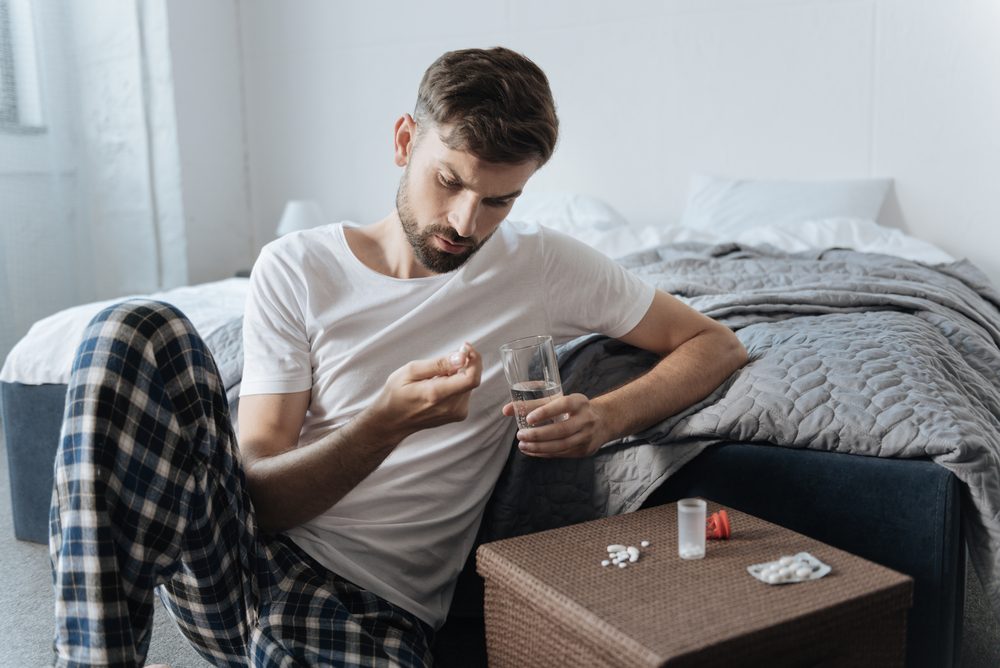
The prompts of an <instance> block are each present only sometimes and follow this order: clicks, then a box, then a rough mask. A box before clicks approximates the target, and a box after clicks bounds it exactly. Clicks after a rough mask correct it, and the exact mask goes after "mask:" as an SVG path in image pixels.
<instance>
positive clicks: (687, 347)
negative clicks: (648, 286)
mask: <svg viewBox="0 0 1000 668" xmlns="http://www.w3.org/2000/svg"><path fill="white" fill-rule="evenodd" d="M746 359H747V357H746V350H745V349H744V348H743V345H742V344H741V343H740V342H739V339H737V338H736V336H735V335H734V334H733V333H732V332H730V331H729V330H725V329H722V328H718V329H712V330H708V331H706V332H704V333H702V334H699V335H698V336H695V337H693V338H692V339H690V340H688V341H686V342H685V343H684V344H682V345H680V346H678V347H677V349H676V350H674V351H673V352H671V353H670V354H669V355H667V356H666V357H664V358H663V359H662V360H660V362H658V363H657V364H656V366H654V367H653V368H652V369H650V370H649V371H648V372H647V373H646V374H644V375H642V376H640V377H638V378H636V379H634V380H632V381H630V382H629V383H627V384H625V385H623V386H621V387H619V388H617V389H615V390H613V391H611V392H608V393H607V394H604V395H601V396H599V397H596V398H594V399H592V400H591V401H592V403H593V404H594V407H595V409H596V410H597V411H598V413H599V414H600V415H601V417H602V420H603V421H604V423H605V429H606V434H605V435H606V437H607V438H606V440H609V441H610V440H614V439H616V438H621V437H622V436H627V435H629V434H633V433H635V432H637V431H641V430H643V429H646V428H647V427H650V426H652V425H654V424H656V423H657V422H660V421H661V420H663V419H665V418H666V417H668V416H670V415H674V414H675V413H678V412H680V411H682V410H684V409H685V408H687V407H689V406H691V405H692V404H694V403H696V402H698V401H700V400H701V399H704V398H705V397H707V396H708V395H709V394H711V393H712V391H713V390H715V388H717V387H718V386H719V385H720V384H721V383H722V382H723V381H724V380H726V378H728V377H729V376H730V375H731V374H732V373H733V372H734V371H736V370H737V369H738V368H740V367H741V366H743V364H744V363H746Z"/></svg>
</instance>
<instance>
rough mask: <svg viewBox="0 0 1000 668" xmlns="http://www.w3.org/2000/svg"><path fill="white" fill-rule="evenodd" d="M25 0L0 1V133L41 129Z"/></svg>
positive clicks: (28, 9) (31, 29)
mask: <svg viewBox="0 0 1000 668" xmlns="http://www.w3.org/2000/svg"><path fill="white" fill-rule="evenodd" d="M44 131H45V127H44V124H43V121H42V105H41V97H40V94H39V86H38V66H37V58H36V54H35V32H34V26H33V24H32V15H31V4H30V2H28V0H0V132H6V133H19V134H32V133H40V132H44Z"/></svg>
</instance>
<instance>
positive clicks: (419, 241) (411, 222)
mask: <svg viewBox="0 0 1000 668" xmlns="http://www.w3.org/2000/svg"><path fill="white" fill-rule="evenodd" d="M409 171H410V168H409V165H407V167H406V168H405V169H404V170H403V177H402V178H401V179H400V181H399V189H398V190H397V191H396V211H397V213H398V214H399V222H400V223H401V224H402V226H403V233H404V234H406V239H407V241H409V242H410V247H411V248H413V255H414V256H415V257H416V258H417V262H419V263H420V264H421V265H423V266H424V268H426V269H428V270H429V271H432V272H434V273H435V274H447V273H448V272H451V271H455V270H456V269H458V268H459V267H461V266H462V265H463V264H465V263H466V261H468V259H469V258H470V257H472V256H473V255H475V253H476V251H478V250H479V249H480V248H482V247H483V244H485V243H486V242H487V241H489V239H490V237H491V236H493V233H494V232H496V230H494V231H493V232H491V233H490V234H489V236H487V237H486V238H485V239H483V240H482V241H479V242H477V241H476V240H475V239H474V238H472V237H463V236H461V235H459V234H458V232H456V231H455V230H454V229H452V228H451V227H450V226H449V225H439V224H437V223H434V224H431V225H428V226H427V227H426V228H424V229H423V230H421V229H420V224H419V223H418V222H417V216H416V214H414V213H413V207H411V206H410V200H409V185H410V182H409V178H408V177H409ZM498 229H499V228H498ZM434 237H441V238H442V239H445V240H446V241H448V242H450V243H453V244H469V245H468V247H467V248H466V250H464V251H463V252H461V253H446V252H445V251H443V250H440V249H438V248H436V247H435V246H434Z"/></svg>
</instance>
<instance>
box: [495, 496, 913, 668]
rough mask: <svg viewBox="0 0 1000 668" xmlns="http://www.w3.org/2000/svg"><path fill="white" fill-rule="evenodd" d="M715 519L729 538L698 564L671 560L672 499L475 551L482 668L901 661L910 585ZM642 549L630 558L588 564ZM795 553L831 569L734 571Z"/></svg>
mask: <svg viewBox="0 0 1000 668" xmlns="http://www.w3.org/2000/svg"><path fill="white" fill-rule="evenodd" d="M718 509H719V506H717V505H716V504H713V503H711V502H710V503H709V513H711V512H714V511H715V510H718ZM728 512H729V514H730V519H731V522H732V532H733V534H732V538H731V539H730V540H728V541H709V542H708V545H707V551H706V556H705V558H704V559H700V560H692V561H685V560H682V559H680V558H679V557H678V556H677V517H676V506H675V505H674V504H666V505H663V506H658V507H655V508H650V509H647V510H640V511H638V512H635V513H629V514H626V515H620V516H616V517H609V518H604V519H600V520H596V521H593V522H585V523H582V524H577V525H574V526H570V527H564V528H561V529H555V530H551V531H544V532H540V533H535V534H530V535H527V536H520V537H517V538H511V539H507V540H502V541H496V542H494V543H489V544H486V545H483V546H481V547H480V548H479V550H478V552H477V555H476V559H477V570H478V572H479V574H480V575H481V576H482V577H483V578H484V579H485V584H486V587H485V610H484V613H485V618H486V643H487V652H488V654H489V660H490V665H491V666H499V667H504V666H518V667H521V666H754V665H768V666H798V665H802V666H824V667H825V666H879V667H883V666H902V665H903V658H904V653H905V652H904V649H905V641H906V613H907V610H908V609H909V607H910V605H911V602H912V591H913V581H912V579H911V578H909V577H907V576H905V575H902V574H899V573H897V572H895V571H892V570H890V569H888V568H884V567H882V566H879V565H877V564H874V563H872V562H869V561H866V560H864V559H861V558H860V557H856V556H854V555H851V554H848V553H847V552H844V551H842V550H838V549H836V548H834V547H831V546H829V545H826V544H824V543H820V542H819V541H816V540H813V539H810V538H807V537H805V536H802V535H800V534H797V533H794V532H792V531H789V530H787V529H784V528H782V527H779V526H777V525H774V524H771V523H769V522H765V521H763V520H761V519H758V518H756V517H753V516H750V515H747V514H745V513H741V512H738V511H735V510H728ZM642 540H648V541H650V543H651V544H650V545H649V547H647V548H640V549H641V556H640V558H639V561H638V562H636V563H633V564H630V565H629V566H628V567H627V568H617V567H614V566H608V567H602V566H601V563H600V562H601V560H602V559H604V558H606V557H607V551H606V548H607V546H608V545H610V544H615V543H620V544H624V545H635V546H639V544H640V541H642ZM798 552H810V553H811V554H813V555H814V556H815V557H817V558H818V559H820V560H821V561H823V562H825V563H827V564H829V565H830V566H832V569H833V570H832V571H831V573H830V574H829V575H827V576H826V577H823V578H821V579H819V580H813V581H809V582H804V583H798V584H784V585H767V584H765V583H763V582H760V581H759V580H757V579H756V578H754V577H753V576H751V575H750V574H749V573H748V572H747V570H746V568H747V566H750V565H752V564H758V563H762V562H766V561H773V560H775V559H777V558H778V557H780V556H782V555H791V554H796V553H798Z"/></svg>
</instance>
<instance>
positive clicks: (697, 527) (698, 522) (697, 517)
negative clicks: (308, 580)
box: [677, 499, 708, 559]
mask: <svg viewBox="0 0 1000 668" xmlns="http://www.w3.org/2000/svg"><path fill="white" fill-rule="evenodd" d="M707 506H708V504H707V503H705V501H704V499H681V500H680V501H678V502H677V554H678V555H679V556H680V558H681V559H701V558H703V557H704V556H705V514H706V512H707Z"/></svg>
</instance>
